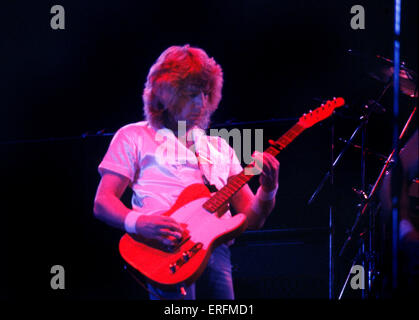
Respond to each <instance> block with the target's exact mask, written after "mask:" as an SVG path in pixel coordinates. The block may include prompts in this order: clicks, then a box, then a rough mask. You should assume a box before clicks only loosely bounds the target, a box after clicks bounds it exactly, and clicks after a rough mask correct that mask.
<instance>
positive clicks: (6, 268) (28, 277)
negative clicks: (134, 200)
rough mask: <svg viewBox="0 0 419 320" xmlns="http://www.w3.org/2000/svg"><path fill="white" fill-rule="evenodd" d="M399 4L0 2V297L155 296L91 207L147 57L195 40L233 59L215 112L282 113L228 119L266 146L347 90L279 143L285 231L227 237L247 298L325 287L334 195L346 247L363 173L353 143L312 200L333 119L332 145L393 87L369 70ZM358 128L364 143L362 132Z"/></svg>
mask: <svg viewBox="0 0 419 320" xmlns="http://www.w3.org/2000/svg"><path fill="white" fill-rule="evenodd" d="M402 3H403V7H402V22H401V25H402V36H401V60H402V61H405V62H406V64H407V66H409V67H410V68H411V69H413V70H417V1H414V0H410V1H408V0H404V1H402ZM55 4H60V5H62V6H64V8H65V30H52V29H51V27H50V19H51V17H52V14H50V8H51V7H52V6H53V5H55ZM357 4H360V5H363V6H364V8H365V14H366V25H365V27H366V29H365V30H352V29H351V27H350V20H351V18H352V15H351V13H350V9H351V7H352V6H353V5H357ZM393 5H394V4H393V1H388V0H384V1H383V0H371V1H350V0H345V1H332V0H323V1H308V0H306V1H303V0H297V1H272V0H269V1H268V0H260V1H250V0H244V1H238V0H232V1H221V0H220V1H218V0H217V1H172V2H163V1H118V2H115V1H96V0H95V1H63V0H60V1H58V2H57V1H13V2H11V1H9V2H3V3H2V5H1V7H2V8H1V10H0V12H1V13H0V14H1V17H0V24H1V25H0V27H1V30H2V36H1V47H0V57H1V62H2V63H1V77H0V81H1V82H0V88H1V92H2V93H1V108H0V143H1V144H0V150H1V160H2V161H1V175H2V182H3V183H2V192H1V194H2V204H3V206H2V208H3V210H2V219H1V221H2V223H1V235H2V238H4V239H2V241H1V243H2V251H3V254H2V261H3V262H2V264H1V265H2V269H1V275H2V277H1V278H0V279H1V281H2V283H1V285H0V287H1V288H2V291H1V296H2V297H9V298H12V299H16V298H21V297H23V298H25V297H34V296H35V297H41V298H49V299H61V298H70V299H80V298H81V299H85V298H94V299H95V298H96V299H102V298H106V299H124V298H133V297H140V298H144V297H146V295H145V293H144V292H143V291H142V290H141V289H138V288H136V287H135V286H134V287H133V288H131V285H132V283H133V282H132V281H131V280H130V279H129V278H128V277H127V275H126V274H125V272H124V271H123V270H122V261H121V259H120V258H119V254H118V250H117V244H118V240H119V238H120V236H121V235H122V233H121V232H119V231H118V230H113V229H111V228H110V227H108V226H106V225H105V224H103V223H101V222H99V221H97V220H95V218H94V217H93V212H92V207H93V199H94V195H95V191H96V187H97V184H98V182H99V175H98V173H97V166H98V164H99V162H100V160H101V158H102V157H103V155H104V153H105V152H106V149H107V146H108V144H109V142H110V139H111V137H112V136H111V134H112V133H113V132H115V131H116V130H117V129H118V128H120V127H121V126H123V125H125V124H127V123H130V122H136V121H140V120H142V119H143V117H142V99H141V93H142V88H143V86H144V82H145V78H146V75H147V73H148V70H149V68H150V66H151V65H152V64H153V62H154V61H155V60H156V59H157V57H158V56H159V54H160V53H161V52H162V51H163V50H164V49H166V48H167V47H168V46H170V45H183V44H186V43H189V44H190V45H191V46H197V47H201V48H203V49H204V50H206V52H207V53H208V54H209V55H210V56H213V57H214V58H215V60H216V61H217V62H218V63H219V64H220V65H221V66H222V67H223V72H224V87H223V99H222V101H221V103H220V106H219V109H218V110H217V111H216V112H215V114H214V117H213V123H214V124H223V123H224V122H226V121H228V120H231V121H233V122H234V121H262V120H267V119H272V118H275V119H282V120H281V121H277V122H274V123H257V124H245V125H225V127H226V128H233V127H238V128H241V129H244V128H254V129H255V128H263V129H264V137H265V146H267V139H270V138H275V139H276V138H278V137H279V136H280V135H281V134H283V133H284V132H285V131H286V130H287V129H289V128H290V127H291V126H292V125H293V124H294V123H295V122H296V120H297V118H298V117H299V116H301V115H302V114H303V113H304V112H307V111H308V110H310V109H314V108H316V107H317V106H319V104H320V103H321V102H322V101H323V100H328V99H331V98H333V97H337V96H342V97H344V98H345V100H346V101H347V107H346V108H342V109H340V112H339V113H338V115H336V116H335V117H334V120H332V119H328V120H326V121H324V122H322V123H320V124H318V125H316V126H315V127H313V128H310V129H309V130H307V131H306V132H304V133H303V134H302V136H301V137H299V138H298V139H297V140H296V141H295V142H294V143H293V144H291V145H290V146H289V147H288V148H287V149H286V150H285V151H283V153H282V154H281V156H280V162H281V171H280V187H279V192H278V196H277V203H278V205H277V206H276V208H275V210H274V212H273V213H272V215H271V217H270V218H269V220H268V221H267V223H266V224H265V226H264V228H263V231H267V230H277V232H276V233H275V232H274V233H264V232H261V233H247V234H245V235H243V236H242V237H241V238H239V239H238V241H237V243H236V245H235V246H234V247H233V249H232V250H233V262H234V265H235V269H234V272H235V279H236V283H235V285H236V294H237V296H238V297H250V298H252V297H255V298H265V297H309V298H314V297H321V298H327V296H328V283H327V281H328V256H327V255H328V251H327V250H328V243H327V227H328V221H329V220H328V219H329V216H328V214H329V204H330V203H332V201H333V199H334V200H335V202H334V213H335V215H334V216H335V223H336V247H337V248H340V247H341V245H342V243H343V239H344V234H345V230H346V229H348V228H350V227H351V226H352V223H353V221H354V218H355V214H356V204H357V203H358V202H359V200H358V198H357V196H356V195H355V194H354V193H353V191H351V188H352V187H356V188H360V186H361V166H360V163H361V154H360V152H359V151H358V150H357V149H349V150H348V151H347V152H346V154H345V156H344V157H343V158H342V161H341V162H340V164H339V165H338V167H337V168H336V171H335V180H334V183H335V184H334V186H335V188H334V190H335V193H333V192H332V190H331V189H330V186H329V185H328V184H326V185H325V187H324V188H323V190H322V191H321V193H320V194H319V196H318V198H317V199H316V201H315V202H314V203H313V204H312V205H310V206H309V205H307V201H308V200H309V198H310V196H311V195H312V193H313V192H314V190H315V189H316V187H317V186H318V184H319V183H320V181H321V179H322V178H323V176H324V174H325V173H326V172H327V171H328V169H329V167H330V159H331V127H332V124H334V125H335V140H334V143H335V152H334V155H335V156H337V154H338V152H339V151H341V150H342V148H343V146H344V145H343V143H342V142H340V141H339V140H338V138H340V137H342V138H344V139H348V138H349V137H350V135H351V134H352V132H353V131H354V130H355V128H356V127H357V126H358V125H359V120H358V119H359V117H360V116H361V115H362V114H363V113H364V109H363V106H364V105H365V104H366V103H367V101H368V99H377V97H378V96H379V95H380V93H381V92H382V89H383V86H384V84H383V83H381V82H379V81H377V80H374V79H372V78H371V77H369V76H368V72H369V71H371V69H372V68H374V66H376V65H377V63H378V62H377V61H378V60H377V59H375V58H374V57H375V55H376V54H380V55H383V56H386V57H388V58H392V56H393V31H392V30H393V16H394V12H393ZM349 49H352V50H353V52H356V53H357V54H355V55H354V54H349V53H348V50H349ZM358 53H359V54H358ZM381 103H382V105H383V106H384V107H385V108H386V109H387V111H386V112H384V113H381V114H378V113H374V114H373V115H372V116H371V118H370V121H369V123H368V127H367V140H366V145H367V147H368V148H371V149H372V150H374V151H376V152H378V153H381V154H384V155H388V154H389V153H390V152H391V148H392V89H390V90H389V91H388V92H387V93H386V94H385V95H384V97H383V99H382V100H381ZM400 103H401V107H400V109H401V114H400V124H399V125H400V126H402V125H403V124H404V122H405V121H406V120H407V117H408V115H409V113H410V112H411V110H412V106H413V105H414V103H415V101H413V100H412V99H411V98H409V97H407V96H401V101H400ZM97 132H102V133H105V134H103V135H96V133H97ZM409 132H410V131H409ZM107 134H109V135H107ZM355 141H356V142H357V143H360V136H358V137H357V138H356V140H355ZM366 160H367V167H366V183H367V184H373V183H374V182H375V180H376V178H377V177H378V173H379V172H380V170H381V168H382V166H383V161H382V160H380V159H379V158H378V157H377V156H375V155H369V156H367V159H366ZM256 182H257V181H252V182H251V187H252V188H253V189H254V190H256V187H257V183H256ZM333 194H334V195H335V197H333V196H332V195H333ZM129 196H130V195H129V193H127V194H126V195H125V196H124V201H126V203H129ZM355 251H356V246H354V245H353V246H352V248H349V249H348V252H347V253H346V255H345V257H343V258H340V259H338V260H337V262H336V263H337V264H336V286H337V287H338V288H340V287H341V286H342V285H343V281H344V277H345V276H346V273H347V271H348V270H349V269H348V268H349V263H350V261H351V259H352V258H353V256H354V254H355ZM56 264H60V265H63V266H64V268H65V270H66V290H62V291H53V290H51V289H50V283H49V281H50V278H51V274H50V269H51V267H52V266H53V265H56ZM132 290H133V291H136V293H133V291H132Z"/></svg>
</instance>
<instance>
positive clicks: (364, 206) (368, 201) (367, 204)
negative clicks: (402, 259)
mask: <svg viewBox="0 0 419 320" xmlns="http://www.w3.org/2000/svg"><path fill="white" fill-rule="evenodd" d="M415 113H416V107H414V108H413V111H412V112H411V114H410V116H409V118H408V119H407V121H406V124H405V126H404V127H403V130H402V132H401V133H400V135H399V137H398V142H397V144H396V147H395V148H394V149H393V150H392V152H391V153H390V155H389V156H388V158H387V160H386V162H385V164H384V166H383V168H382V169H381V172H380V174H379V175H378V178H377V180H376V181H375V183H374V186H373V187H372V190H371V192H370V194H369V195H368V197H367V198H366V199H365V202H364V205H363V207H362V209H361V210H359V211H358V214H357V217H356V219H355V222H354V225H353V226H352V228H351V231H350V232H349V235H348V237H347V238H346V240H345V242H344V244H343V246H342V248H341V250H340V253H339V256H342V255H343V252H344V250H345V248H346V247H347V245H348V243H349V242H350V241H351V240H352V239H353V235H354V233H355V230H356V228H357V226H358V224H359V222H360V220H361V218H362V217H363V216H364V214H365V212H366V211H367V209H368V208H369V205H370V203H371V199H372V198H373V197H374V195H375V193H376V191H377V189H378V186H379V184H380V183H381V181H382V179H383V177H384V174H385V172H386V171H387V169H388V167H389V166H390V163H392V159H393V156H394V155H395V154H396V152H397V151H398V146H399V145H400V141H401V140H402V139H403V137H404V135H405V133H406V131H407V128H408V127H409V125H410V122H411V121H412V118H413V116H414V115H415ZM370 220H371V217H370ZM370 227H371V226H370ZM370 229H371V228H370ZM369 232H370V239H369V240H370V241H369V243H370V245H371V244H372V242H371V241H372V239H371V232H372V231H371V230H369ZM371 249H372V248H370V250H371ZM364 257H365V256H364ZM357 258H358V256H356V257H355V259H354V261H356V260H357ZM366 258H367V260H368V262H369V266H371V261H372V257H371V252H370V254H369V255H367V256H366ZM393 259H395V258H394V257H393ZM349 275H350V271H349ZM349 275H348V277H349ZM371 277H372V270H370V269H369V270H368V284H369V290H371V288H370V287H371V282H372V280H371ZM346 284H347V282H345V284H344V286H343V288H342V291H341V294H340V296H339V297H341V296H342V294H343V291H344V290H345V287H346Z"/></svg>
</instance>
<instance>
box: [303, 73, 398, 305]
mask: <svg viewBox="0 0 419 320" xmlns="http://www.w3.org/2000/svg"><path fill="white" fill-rule="evenodd" d="M391 84H392V81H391V80H390V81H389V82H388V83H387V84H386V85H385V87H384V89H383V91H382V92H381V94H380V96H379V97H378V99H377V100H376V101H374V100H372V104H371V106H368V104H366V105H365V108H366V109H367V112H366V114H365V115H363V116H361V117H360V120H361V122H360V124H359V126H358V127H357V128H356V129H355V131H354V132H353V133H352V135H351V137H350V138H349V140H347V141H346V144H345V146H344V147H343V149H342V151H341V152H340V153H339V155H338V156H337V157H336V159H334V157H333V151H334V119H332V121H333V122H332V134H331V135H332V142H331V149H332V157H331V166H330V170H329V171H328V172H327V173H326V174H325V176H324V177H323V179H322V180H321V182H320V184H319V185H318V187H317V188H316V190H315V191H314V193H313V194H312V196H311V197H310V200H309V201H308V203H307V205H310V204H312V203H313V201H314V200H315V198H316V197H317V196H318V194H319V193H320V191H321V190H322V188H323V186H324V184H325V183H326V181H327V180H328V179H330V186H331V194H332V200H331V202H330V204H329V299H333V297H334V293H333V285H334V271H335V254H334V232H335V227H334V221H333V208H334V205H335V191H334V187H333V183H334V181H333V180H334V169H335V167H336V166H337V164H338V163H339V161H340V160H341V159H342V157H343V155H344V154H345V152H346V151H347V150H348V148H349V147H350V146H351V145H353V140H354V138H355V137H356V135H357V134H358V132H359V131H360V130H361V129H362V145H361V149H362V152H361V185H362V191H363V190H364V189H365V157H366V151H365V145H364V144H365V138H366V126H367V123H368V120H369V118H370V116H371V114H372V113H373V112H374V111H375V110H374V107H373V105H374V104H376V105H377V106H379V102H378V101H380V100H381V99H382V97H383V96H384V94H385V93H386V91H387V89H388V88H389V87H390V86H391ZM364 249H365V248H364V243H362V255H365V252H364ZM345 284H346V283H345Z"/></svg>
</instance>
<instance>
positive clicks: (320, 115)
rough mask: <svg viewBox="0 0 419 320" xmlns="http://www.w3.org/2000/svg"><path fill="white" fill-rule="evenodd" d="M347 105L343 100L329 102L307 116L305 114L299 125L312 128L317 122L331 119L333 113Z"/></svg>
mask: <svg viewBox="0 0 419 320" xmlns="http://www.w3.org/2000/svg"><path fill="white" fill-rule="evenodd" d="M344 104H345V100H344V99H343V98H340V97H339V98H334V99H333V100H331V101H330V100H328V101H327V102H326V103H325V104H322V105H321V106H320V107H318V108H317V109H315V110H313V111H310V112H309V113H307V114H304V115H303V116H302V117H301V118H300V119H299V120H298V124H299V125H300V126H302V127H304V128H310V127H311V126H313V125H315V124H316V123H317V122H320V121H322V120H324V119H326V118H329V117H330V116H331V115H332V113H333V111H334V110H335V109H336V108H339V107H341V106H343V105H344Z"/></svg>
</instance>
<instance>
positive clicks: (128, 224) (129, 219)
mask: <svg viewBox="0 0 419 320" xmlns="http://www.w3.org/2000/svg"><path fill="white" fill-rule="evenodd" d="M140 215H141V213H140V212H138V211H134V210H133V211H130V212H128V214H127V216H126V217H125V221H124V227H125V231H126V232H128V233H136V231H137V230H136V228H135V225H136V223H137V219H138V217H139V216H140Z"/></svg>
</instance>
